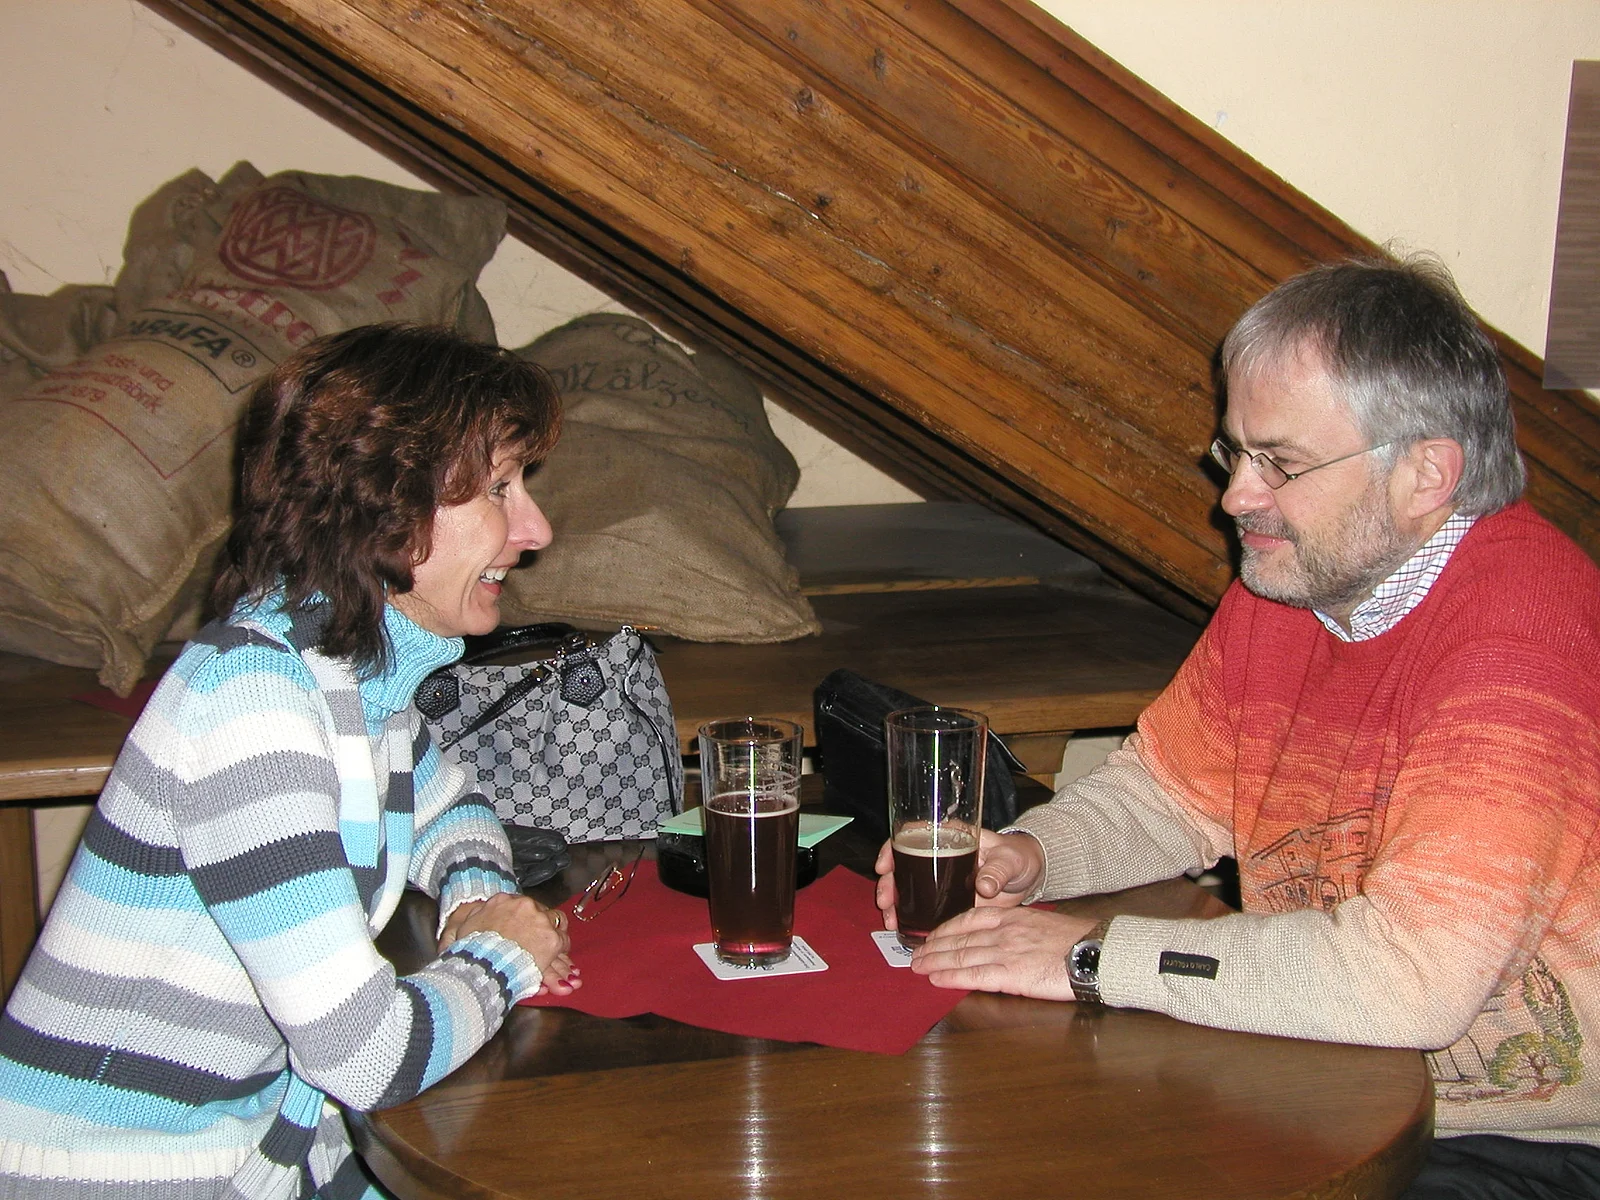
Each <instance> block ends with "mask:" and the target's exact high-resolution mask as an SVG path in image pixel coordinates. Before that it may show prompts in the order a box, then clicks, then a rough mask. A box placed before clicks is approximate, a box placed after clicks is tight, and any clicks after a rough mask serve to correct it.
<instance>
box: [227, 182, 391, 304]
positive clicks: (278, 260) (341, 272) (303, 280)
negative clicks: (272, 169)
mask: <svg viewBox="0 0 1600 1200" xmlns="http://www.w3.org/2000/svg"><path fill="white" fill-rule="evenodd" d="M377 243H378V229H377V226H376V225H374V224H373V221H372V218H371V217H369V216H367V215H366V214H365V213H358V212H350V211H349V210H348V209H343V208H338V207H336V206H334V205H332V204H325V203H323V202H322V201H320V200H313V199H312V198H311V197H310V196H307V195H306V194H305V193H304V192H297V191H295V190H294V189H293V188H286V187H277V188H267V189H266V190H264V191H259V192H256V193H254V194H253V195H251V196H247V197H246V198H245V199H243V200H241V201H240V202H239V203H238V204H236V205H234V206H233V213H232V214H231V215H230V216H229V217H228V226H227V228H226V229H224V230H223V232H222V245H221V246H220V247H219V248H218V250H217V257H218V258H220V259H221V260H222V265H223V266H225V267H227V268H228V270H230V271H232V272H233V273H234V274H235V275H237V276H238V277H239V278H241V279H245V280H248V281H249V282H251V283H256V284H263V285H265V286H267V287H292V288H298V289H299V290H300V291H304V292H325V291H328V290H329V289H330V288H336V287H341V286H343V285H344V284H346V283H349V282H350V280H352V279H354V278H355V276H356V274H357V272H359V271H360V270H361V268H362V267H364V266H366V265H367V263H368V262H370V261H371V260H372V255H373V251H374V250H375V249H376V247H377Z"/></svg>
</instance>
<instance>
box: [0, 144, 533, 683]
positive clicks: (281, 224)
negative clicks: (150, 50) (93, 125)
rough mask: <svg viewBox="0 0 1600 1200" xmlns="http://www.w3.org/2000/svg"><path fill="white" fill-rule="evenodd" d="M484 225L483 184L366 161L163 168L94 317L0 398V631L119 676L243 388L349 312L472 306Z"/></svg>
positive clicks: (165, 581) (193, 563)
mask: <svg viewBox="0 0 1600 1200" xmlns="http://www.w3.org/2000/svg"><path fill="white" fill-rule="evenodd" d="M504 230H505V209H504V207H503V206H502V205H501V204H500V203H499V202H497V201H492V200H484V199H475V198H459V197H448V196H441V195H438V194H436V193H427V192H416V191H410V190H407V189H404V188H398V187H393V186H390V185H388V184H381V183H376V182H374V181H372V180H367V179H353V178H336V177H332V176H317V175H305V174H300V173H286V174H281V175H276V176H273V177H272V178H270V179H263V178H262V177H261V175H260V174H259V173H258V172H257V171H255V169H254V168H252V167H250V166H249V165H248V164H240V165H239V166H238V167H235V168H234V169H233V170H232V171H231V172H229V174H228V175H227V176H225V177H224V178H223V179H222V180H221V181H220V182H217V183H213V182H212V181H211V180H210V179H209V178H207V177H206V176H205V175H203V174H201V173H200V172H199V171H191V172H189V173H188V174H186V175H184V176H182V177H181V178H179V179H177V180H174V181H173V182H172V183H170V184H168V185H167V186H165V187H163V188H162V189H161V190H160V191H159V192H157V193H156V195H155V196H153V197H152V198H151V199H150V200H149V201H147V202H146V203H145V204H144V205H142V206H141V207H140V209H139V210H138V211H137V212H136V213H135V214H134V217H133V220H132V221H131V222H130V226H129V244H128V247H127V251H126V256H125V260H126V265H125V269H124V272H123V274H122V276H120V277H119V279H118V281H117V288H116V300H117V311H118V321H117V326H116V331H115V335H114V336H113V337H112V338H111V340H109V341H105V342H102V343H101V344H99V345H97V346H95V347H94V349H93V350H92V351H91V352H90V353H88V354H86V355H85V356H83V357H82V358H80V359H78V360H77V361H76V362H73V363H71V364H70V365H67V366H64V367H62V368H60V369H58V370H55V371H53V372H52V373H51V374H50V375H48V376H46V377H45V378H44V379H42V380H39V381H38V382H36V383H34V384H33V385H32V386H30V387H27V388H25V389H24V390H23V391H22V392H21V393H20V394H18V395H14V396H12V397H10V398H8V399H6V400H5V401H4V402H0V512H4V514H5V520H4V522H3V523H0V649H5V650H13V651H18V652H20V653H24V654H31V655H35V656H38V657H42V658H49V659H52V660H54V661H56V662H62V663H67V664H69V665H76V666H92V667H97V668H99V671H100V678H101V681H102V682H103V683H105V684H106V685H107V686H108V687H111V688H113V689H114V690H116V691H118V692H121V693H124V694H125V693H126V692H127V691H128V690H129V689H130V688H131V687H132V686H133V684H134V683H135V682H137V680H138V678H139V676H140V673H141V672H142V670H143V667H144V663H145V660H146V658H147V656H148V654H149V652H150V650H151V648H152V646H153V645H154V644H155V642H156V641H157V640H159V639H160V638H161V637H162V635H163V634H165V633H166V632H167V630H168V629H169V627H171V626H172V624H173V621H174V618H175V616H176V615H177V614H178V612H179V610H180V609H182V608H184V607H185V606H186V605H188V604H191V603H192V602H193V599H194V597H195V596H196V595H197V593H198V592H199V591H201V590H202V589H203V587H204V584H205V582H206V576H207V574H208V567H209V564H210V562H211V560H212V558H213V556H214V555H215V552H216V549H217V547H218V545H219V543H220V542H221V540H222V538H223V536H224V535H225V533H226V531H227V529H228V526H229V522H230V508H231V499H232V477H233V448H234V429H235V425H236V423H237V421H238V419H239V415H240V412H241V409H242V406H243V404H244V402H245V400H246V398H247V397H248V395H249V392H250V390H251V388H252V386H253V385H254V384H255V383H256V382H257V381H258V380H259V379H260V378H261V377H262V376H263V375H264V374H266V372H267V371H269V370H270V369H271V368H272V367H273V366H274V365H275V364H277V363H279V362H281V361H282V360H283V359H284V358H286V357H287V356H288V355H289V354H291V353H292V352H293V351H295V350H297V349H299V348H300V347H301V346H304V345H305V344H306V343H307V342H310V341H311V340H313V339H314V338H316V337H319V336H321V335H323V334H328V333H333V332H336V331H338V330H342V329H347V328H350V327H352V326H356V325H364V324H369V323H372V322H377V321H393V320H405V321H418V322H440V323H446V324H458V323H463V322H462V321H461V318H462V317H463V315H464V314H465V315H466V316H467V317H468V318H469V319H468V320H467V321H466V322H464V323H466V324H467V325H468V326H469V328H470V327H471V326H472V325H474V324H477V325H480V326H481V324H482V312H481V309H482V306H481V301H475V291H474V290H473V281H474V280H475V279H476V277H477V274H478V272H479V270H480V269H481V268H482V267H483V265H484V264H485V263H486V262H487V261H488V260H489V258H490V256H491V255H492V254H493V253H494V251H495V248H496V246H497V245H498V244H499V242H500V239H501V237H502V236H503V234H504ZM473 331H474V332H476V333H478V334H479V335H480V336H481V335H483V334H484V333H485V332H486V331H485V330H484V329H482V328H476V329H474V330H473Z"/></svg>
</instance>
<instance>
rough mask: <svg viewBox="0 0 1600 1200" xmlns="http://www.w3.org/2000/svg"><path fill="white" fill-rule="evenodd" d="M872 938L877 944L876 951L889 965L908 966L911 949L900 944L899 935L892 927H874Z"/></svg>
mask: <svg viewBox="0 0 1600 1200" xmlns="http://www.w3.org/2000/svg"><path fill="white" fill-rule="evenodd" d="M872 940H873V941H874V942H876V943H877V944H878V953H879V954H881V955H883V961H884V962H886V963H888V964H889V965H890V966H891V967H909V966H910V965H911V951H909V950H907V949H906V948H905V947H904V946H902V945H901V944H900V935H899V934H897V933H896V932H895V931H894V930H892V929H874V930H873V931H872Z"/></svg>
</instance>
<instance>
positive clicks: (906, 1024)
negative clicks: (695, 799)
mask: <svg viewBox="0 0 1600 1200" xmlns="http://www.w3.org/2000/svg"><path fill="white" fill-rule="evenodd" d="M872 891H873V884H872V881H871V880H869V879H865V878H863V877H862V876H860V875H857V874H856V873H855V872H853V871H847V870H844V869H843V868H838V869H835V870H832V871H829V872H828V873H827V874H826V875H824V876H823V877H822V878H821V879H819V880H817V882H815V883H813V884H812V885H811V886H810V887H808V888H804V889H802V890H801V891H800V893H799V894H798V895H797V896H796V897H795V920H794V929H795V932H796V933H797V934H799V935H800V936H801V937H803V938H805V940H806V941H807V942H808V943H810V945H811V948H812V949H813V950H815V951H816V952H817V953H818V954H820V955H821V956H822V958H823V961H825V962H826V963H827V964H828V969H827V970H826V971H819V972H817V973H815V974H810V975H777V976H774V977H772V978H770V979H730V980H723V979H717V978H716V977H715V976H713V975H712V974H711V972H710V971H709V970H707V969H706V965H705V963H703V962H701V961H700V958H699V956H698V955H696V954H695V952H694V950H693V946H694V945H695V943H697V942H709V941H710V940H711V923H710V917H709V914H708V913H707V911H706V902H705V901H704V900H700V899H697V898H695V897H694V896H686V895H684V894H683V893H681V892H675V891H673V890H671V889H670V888H668V887H666V886H665V885H664V884H662V882H661V880H660V879H659V877H658V876H657V875H656V871H655V864H654V863H640V864H639V873H638V875H637V876H636V877H635V878H634V881H633V885H632V886H631V887H630V888H629V889H628V892H627V894H626V895H625V896H623V898H622V899H621V900H619V901H617V902H616V903H615V904H614V905H612V906H611V907H610V908H608V909H606V910H605V911H604V912H602V913H600V914H599V915H598V916H597V917H595V919H594V920H593V921H589V922H582V921H573V922H572V923H571V926H570V928H571V930H572V961H573V962H574V963H575V964H577V965H578V966H579V967H580V968H582V972H583V986H582V987H581V988H579V989H578V990H577V991H576V992H574V993H572V995H570V996H553V995H550V994H549V993H544V994H542V995H539V996H535V997H533V998H532V999H529V1000H524V1001H523V1002H522V1003H524V1004H531V1005H538V1006H542V1007H562V1008H575V1009H578V1010H579V1011H580V1012H586V1013H592V1014H593V1015H595V1016H598V1017H632V1016H637V1015H638V1014H640V1013H647V1012H653V1013H656V1014H658V1015H660V1016H663V1017H669V1018H671V1019H672V1020H674V1021H682V1022H683V1023H684V1024H686V1025H697V1026H700V1027H701V1028H703V1029H718V1030H721V1031H723V1032H724V1033H736V1034H742V1035H744V1036H747V1037H762V1038H774V1039H776V1040H779V1041H785V1042H820V1043H822V1044H823V1045H825V1046H837V1047H840V1048H842V1049H846V1050H871V1051H874V1052H876V1053H879V1054H904V1053H905V1052H906V1051H907V1050H909V1049H911V1047H912V1046H915V1045H916V1044H917V1042H918V1041H920V1040H921V1038H922V1035H923V1034H925V1033H927V1032H928V1030H930V1029H932V1028H933V1026H934V1025H936V1024H937V1023H938V1022H939V1020H940V1019H941V1018H942V1017H944V1015H945V1014H946V1013H948V1012H949V1011H950V1010H951V1009H952V1008H954V1007H955V1006H956V1005H957V1004H958V1003H960V1001H961V998H962V997H963V996H965V995H966V994H967V993H966V992H964V991H956V990H951V989H946V988H936V987H934V986H933V985H932V984H931V983H929V982H928V981H927V979H926V978H925V977H924V976H921V975H917V974H915V973H913V972H912V971H911V970H910V969H909V968H905V967H891V966H890V965H889V964H888V963H886V962H884V960H883V955H882V954H881V953H880V952H879V951H878V947H877V946H876V945H875V944H874V943H873V941H872V932H873V930H875V929H881V928H882V927H883V925H882V922H881V921H880V919H879V917H878V909H877V906H876V905H875V904H874V903H873V899H872ZM569 903H570V902H569Z"/></svg>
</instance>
